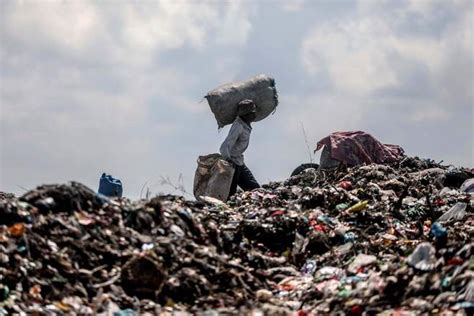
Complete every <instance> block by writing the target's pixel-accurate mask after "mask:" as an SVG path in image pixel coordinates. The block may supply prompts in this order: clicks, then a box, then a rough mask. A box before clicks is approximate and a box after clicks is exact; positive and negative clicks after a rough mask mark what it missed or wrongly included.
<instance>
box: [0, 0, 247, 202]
mask: <svg viewBox="0 0 474 316" xmlns="http://www.w3.org/2000/svg"><path fill="white" fill-rule="evenodd" d="M0 12H1V19H0V21H1V22H0V28H1V30H0V32H1V33H0V35H1V44H2V45H1V47H0V54H1V55H0V56H1V60H0V63H1V67H0V75H1V82H2V84H1V87H0V89H1V91H0V98H1V99H0V102H1V114H2V115H1V116H0V124H1V135H0V143H1V146H2V150H1V152H2V154H1V170H2V174H1V176H0V187H1V190H7V191H14V192H18V187H17V185H21V186H24V187H29V188H31V187H33V186H35V185H37V184H40V183H44V182H60V181H67V180H71V179H76V180H80V181H83V182H85V183H88V184H91V185H92V186H95V183H96V178H97V177H98V175H99V174H100V172H102V171H108V172H113V173H114V174H116V175H117V176H119V177H121V178H122V179H124V180H125V181H126V182H127V189H126V191H127V192H128V194H131V195H134V194H135V195H136V191H137V190H139V189H140V188H141V186H142V185H143V183H144V182H145V180H143V179H146V178H147V177H149V176H150V174H153V176H157V174H162V175H167V174H170V175H174V174H175V173H176V172H175V171H176V170H180V169H182V161H181V162H178V161H176V159H174V158H173V157H171V156H170V154H164V153H163V152H162V150H163V148H170V147H171V146H173V145H176V142H177V140H176V138H177V137H179V135H180V133H181V131H180V124H181V123H183V122H189V120H190V118H197V117H199V115H201V116H202V115H203V112H204V111H207V105H205V104H199V103H198V102H199V101H200V99H201V98H202V95H203V94H204V93H205V92H206V90H205V89H203V88H202V85H203V84H204V82H202V80H201V79H202V74H201V73H199V72H195V68H194V69H187V68H186V67H184V66H183V65H184V64H185V62H187V61H186V60H185V59H186V58H188V59H190V60H192V59H193V58H194V56H200V57H202V56H205V55H207V54H208V53H207V51H208V50H216V51H217V50H218V51H219V52H226V55H225V56H224V58H223V60H225V62H224V63H220V62H219V61H220V58H219V56H217V57H216V58H215V59H214V61H215V62H216V67H207V68H205V70H206V71H207V73H206V74H207V76H219V74H223V73H225V74H227V75H228V74H231V73H232V72H235V71H236V69H237V67H238V66H239V64H238V63H236V62H234V61H235V60H237V59H236V57H235V55H236V54H237V53H238V51H239V48H240V47H242V45H244V44H245V42H246V40H247V36H248V34H249V32H250V30H251V24H250V22H249V19H250V15H251V9H249V8H247V7H246V6H245V5H244V2H242V1H235V2H232V3H231V4H222V5H215V4H213V3H209V2H207V3H196V2H184V1H157V2H144V3H136V2H122V3H106V2H95V1H72V2H64V1H61V2H60V1H53V2H28V1H15V2H7V3H6V2H2V4H1V10H0ZM180 50H183V51H186V52H187V54H188V55H186V56H184V55H182V56H179V54H180ZM193 62H194V63H196V60H194V61H193ZM206 86H207V87H209V86H208V85H207V84H206ZM196 91H199V93H196ZM205 114H208V113H207V112H205ZM210 120H212V118H210ZM201 121H202V120H201ZM212 123H213V122H212ZM186 124H188V123H186ZM188 125H189V124H188ZM209 125H210V130H211V129H212V132H213V133H214V132H215V130H214V126H215V125H214V124H212V125H211V124H209ZM184 146H186V145H185V144H184ZM169 152H170V153H171V151H169ZM173 159H174V161H173ZM194 159H195V158H194V157H193V158H192V160H194ZM157 168H158V169H159V171H157V170H156V169H157ZM186 171H188V170H186ZM180 172H181V170H180ZM147 180H149V179H147Z"/></svg>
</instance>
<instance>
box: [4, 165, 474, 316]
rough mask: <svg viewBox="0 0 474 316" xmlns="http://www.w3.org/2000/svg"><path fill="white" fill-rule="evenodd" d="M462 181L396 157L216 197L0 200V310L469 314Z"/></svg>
mask: <svg viewBox="0 0 474 316" xmlns="http://www.w3.org/2000/svg"><path fill="white" fill-rule="evenodd" d="M473 177H474V174H473V170H472V169H462V168H458V169H456V168H452V167H447V166H443V165H440V164H437V163H434V162H433V161H430V160H422V159H419V158H409V157H406V158H404V159H403V160H401V161H398V162H395V163H391V164H385V165H377V164H372V165H367V166H359V167H352V168H348V169H346V168H339V169H335V170H327V171H321V170H320V171H317V170H315V169H309V170H306V171H305V172H303V173H301V174H300V175H297V176H293V177H291V178H289V179H287V180H285V181H283V182H272V183H270V184H268V185H265V186H264V187H263V188H261V189H256V190H254V191H251V192H241V193H238V194H236V195H234V196H232V197H231V198H230V199H229V201H228V202H227V203H223V202H220V201H219V200H216V199H212V198H204V199H203V201H201V202H196V201H188V200H186V199H184V198H182V197H178V196H170V195H168V196H158V197H155V198H153V199H150V200H140V201H135V202H132V201H130V200H128V199H126V198H113V199H109V198H106V197H104V196H102V195H100V194H97V193H95V192H93V191H92V190H90V189H88V188H87V187H85V186H83V185H81V184H79V183H75V182H72V183H70V184H64V185H43V186H40V187H38V188H37V189H35V190H32V191H30V192H28V193H26V194H25V195H23V196H21V197H19V198H17V197H14V196H12V195H9V194H3V193H2V194H0V278H1V279H0V302H1V303H0V314H2V313H3V314H8V315H15V314H56V315H62V314H64V315H66V314H67V315H74V314H75V315H87V314H97V315H146V314H148V315H156V314H162V315H166V314H171V313H173V312H179V311H181V313H180V315H181V314H182V315H186V314H187V313H190V314H202V315H204V314H205V315H216V314H218V313H219V314H242V313H245V314H248V315H263V314H272V315H273V314H279V315H287V314H288V315H312V314H347V315H363V314H368V315H373V314H381V315H391V314H397V315H413V314H417V315H418V314H436V313H443V314H444V315H454V314H460V315H469V314H471V315H472V313H473V311H474V278H473V276H474V252H473V246H474V243H473V240H474V239H473V236H474V216H473V211H472V210H473V204H474V202H473V201H474V200H473V197H474V185H473V181H472V178H473Z"/></svg>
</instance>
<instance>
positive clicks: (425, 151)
mask: <svg viewBox="0 0 474 316" xmlns="http://www.w3.org/2000/svg"><path fill="white" fill-rule="evenodd" d="M473 4H474V1H470V0H466V1H448V0H446V1H445V0H442V1H441V0H440V1H424V0H419V1H374V2H372V1H358V2H356V1H329V0H328V1H316V0H307V1H304V0H302V1H297V0H292V1H289V0H286V1H271V0H266V1H256V0H255V1H251V0H247V1H235V0H233V1H217V0H216V1H197V0H196V1H179V0H169V1H158V2H155V1H145V2H140V3H138V2H135V1H78V0H77V1H61V2H59V1H46V0H45V1H8V0H4V1H0V32H1V47H0V61H1V64H0V66H1V68H0V80H1V81H0V89H1V95H0V102H1V110H0V124H1V135H0V136H1V138H0V146H1V147H0V154H1V155H0V159H1V170H0V191H7V192H14V193H16V194H22V193H23V192H24V189H31V188H34V187H35V186H37V185H40V184H42V183H63V182H66V181H69V180H76V181H79V182H82V183H84V184H86V185H88V186H90V187H91V188H93V189H94V190H95V189H97V186H98V180H99V177H100V175H101V173H102V172H103V171H106V172H108V173H111V174H113V175H114V176H117V177H119V178H120V179H122V181H123V183H124V195H125V196H129V197H132V198H136V197H138V196H139V195H140V192H141V189H142V187H143V186H144V185H145V187H149V189H150V190H151V191H152V192H154V193H158V192H165V193H167V192H172V191H173V188H171V187H170V186H167V185H161V184H160V178H161V177H166V176H169V177H170V178H171V180H172V181H173V182H174V183H175V184H177V183H178V182H179V176H180V174H181V175H182V178H183V179H184V180H183V183H184V185H185V187H186V189H187V190H188V191H189V192H192V181H193V177H194V172H195V169H196V159H197V157H198V156H199V155H203V154H209V153H213V152H217V151H218V149H219V146H220V144H221V142H222V141H223V139H224V138H225V136H226V134H227V131H228V128H224V129H223V130H221V131H220V132H218V129H217V123H216V122H215V120H214V117H213V115H212V113H211V112H210V110H209V106H208V104H207V103H206V101H203V102H201V101H202V98H203V96H204V95H205V94H206V93H207V91H209V90H211V89H213V88H214V87H216V86H218V85H220V84H222V83H227V82H231V81H235V80H242V79H247V78H249V77H251V76H253V75H256V74H260V73H265V74H268V75H270V76H273V77H274V78H275V81H276V85H277V89H278V92H279V96H280V104H279V106H278V109H277V111H276V113H275V114H274V115H272V116H270V117H268V118H267V119H266V120H264V121H261V122H258V123H256V124H255V125H254V128H253V131H252V137H251V142H250V147H249V149H248V150H247V152H246V158H245V159H246V163H247V165H248V166H249V167H250V169H251V170H252V171H253V172H254V175H255V177H256V178H257V180H259V182H260V183H266V182H268V181H272V180H282V179H285V178H286V177H287V176H288V175H289V174H290V173H291V171H292V170H293V169H294V168H295V167H296V166H298V165H299V164H300V163H303V162H308V161H309V159H310V158H309V154H308V149H307V145H306V142H305V137H304V136H303V132H302V125H303V126H304V128H305V130H306V135H307V141H308V143H309V146H310V147H311V150H312V149H314V147H315V146H316V142H317V141H318V140H319V139H321V138H323V137H324V136H326V135H328V134H329V133H331V132H333V131H338V130H364V131H367V132H369V133H371V134H372V135H374V136H375V137H377V138H378V139H379V140H381V141H382V142H385V143H394V144H399V145H401V146H402V147H403V148H404V149H405V150H406V152H407V153H408V154H409V155H418V156H421V157H424V158H432V159H434V160H437V161H440V160H444V161H445V162H446V163H449V164H454V165H457V166H460V165H461V166H466V167H467V166H469V167H473V166H474V163H473V156H474V154H473V138H474V131H473V121H474V114H473V104H474V94H473V90H474V63H473V55H474V41H473V24H474V13H473V12H474V9H473ZM315 158H316V159H318V155H316V157H315Z"/></svg>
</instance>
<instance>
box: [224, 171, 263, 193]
mask: <svg viewBox="0 0 474 316" xmlns="http://www.w3.org/2000/svg"><path fill="white" fill-rule="evenodd" d="M234 167H235V172H234V178H233V179H232V184H231V185H230V192H229V196H232V195H234V194H235V192H237V185H238V186H239V187H240V188H241V189H242V190H244V191H250V190H253V189H256V188H260V184H258V182H257V180H255V178H254V177H253V174H252V172H251V171H250V170H249V168H247V166H246V165H242V166H238V165H236V164H234Z"/></svg>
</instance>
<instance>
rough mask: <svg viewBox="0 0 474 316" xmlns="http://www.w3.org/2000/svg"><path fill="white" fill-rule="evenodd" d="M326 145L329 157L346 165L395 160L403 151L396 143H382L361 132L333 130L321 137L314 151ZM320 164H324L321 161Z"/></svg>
mask: <svg viewBox="0 0 474 316" xmlns="http://www.w3.org/2000/svg"><path fill="white" fill-rule="evenodd" d="M324 146H325V147H326V148H327V149H328V150H329V152H330V158H331V159H333V160H336V161H338V162H342V163H343V164H345V165H347V166H357V165H362V164H371V163H386V162H394V161H397V160H398V159H399V158H400V157H401V156H402V155H403V153H404V150H403V149H402V148H401V147H400V146H398V145H388V144H382V143H381V142H379V141H378V140H377V139H375V138H374V137H373V136H372V135H370V134H368V133H365V132H362V131H355V132H335V133H332V134H331V135H329V136H327V137H325V138H323V139H321V140H320V141H319V142H318V144H317V147H316V150H315V151H318V150H320V149H321V148H323V147H324ZM321 165H322V166H323V165H326V163H324V162H323V161H322V162H321Z"/></svg>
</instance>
